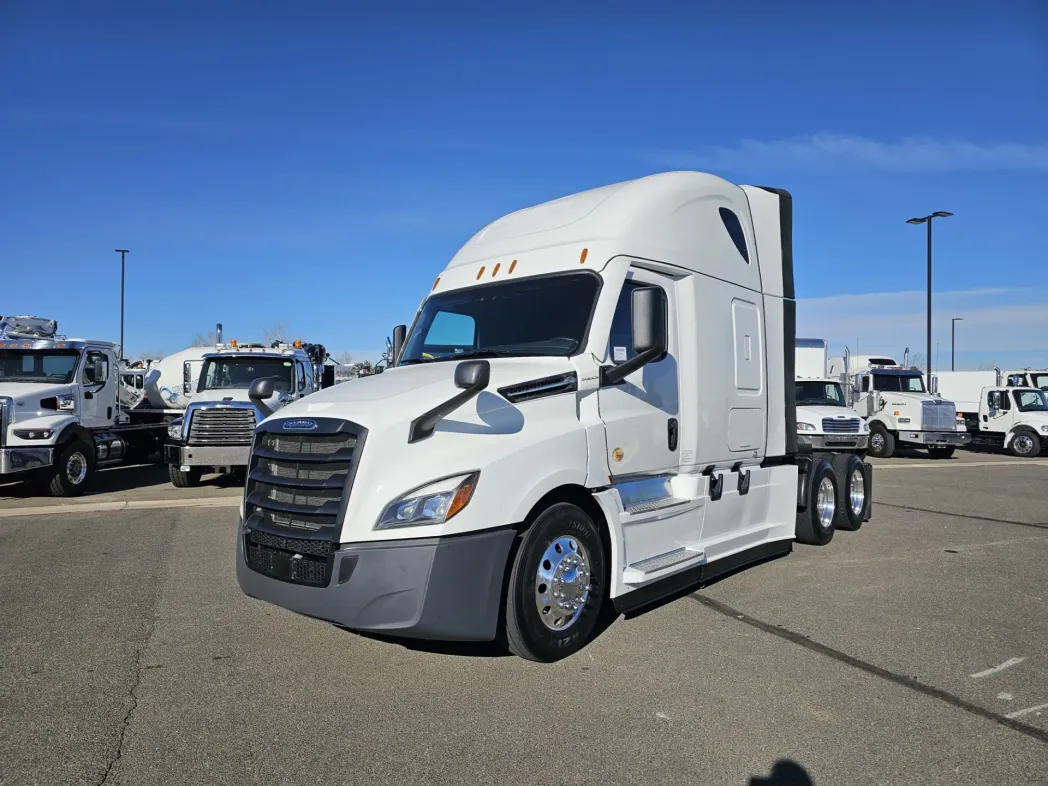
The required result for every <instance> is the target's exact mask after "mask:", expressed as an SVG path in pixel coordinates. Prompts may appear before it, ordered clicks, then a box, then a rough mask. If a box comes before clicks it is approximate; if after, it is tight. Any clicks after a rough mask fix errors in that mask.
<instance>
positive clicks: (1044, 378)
mask: <svg viewBox="0 0 1048 786" xmlns="http://www.w3.org/2000/svg"><path fill="white" fill-rule="evenodd" d="M1030 382H1031V383H1032V384H1033V386H1034V387H1035V388H1040V389H1041V390H1048V374H1031V375H1030Z"/></svg>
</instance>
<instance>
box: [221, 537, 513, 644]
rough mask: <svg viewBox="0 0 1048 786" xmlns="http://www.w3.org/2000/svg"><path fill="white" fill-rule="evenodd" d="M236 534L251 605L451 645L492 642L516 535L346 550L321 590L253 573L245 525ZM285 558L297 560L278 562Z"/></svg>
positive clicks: (384, 543) (357, 546) (240, 577)
mask: <svg viewBox="0 0 1048 786" xmlns="http://www.w3.org/2000/svg"><path fill="white" fill-rule="evenodd" d="M237 531H238V537H237V556H236V560H237V565H236V573H237V582H238V583H239V584H240V588H241V589H242V590H243V591H244V593H245V594H247V595H249V596H251V597H253V598H258V599H259V600H264V601H268V602H269V603H273V604H275V605H277V606H282V607H284V608H286V609H290V610H291V611H296V612H298V613H299V614H304V615H306V616H309V617H315V618H317V619H321V620H325V621H327V622H333V623H335V624H336V625H340V626H342V627H345V628H349V629H351V630H360V631H372V632H376V633H387V634H390V635H396V636H403V637H407V638H419V639H437V640H452V641H491V640H492V639H494V638H495V634H496V631H497V629H498V620H499V609H500V606H501V602H502V585H503V577H504V575H505V571H506V564H507V559H508V556H509V551H510V547H511V546H512V544H513V540H514V538H515V537H516V532H515V530H513V529H509V528H505V529H497V530H488V531H484V532H477V533H473V534H469V535H458V536H455V537H448V538H425V539H417V540H400V541H382V542H378V543H347V544H343V545H342V546H340V547H338V548H337V550H336V551H335V553H334V557H333V559H332V560H331V562H330V563H329V565H330V568H329V572H328V577H329V578H328V584H327V586H322V587H318V586H306V585H303V584H299V583H294V582H292V581H287V580H283V579H280V578H274V577H273V576H271V575H266V574H264V573H260V572H259V571H257V570H255V569H254V568H252V567H249V566H248V563H247V560H246V558H245V543H246V538H247V537H248V530H247V529H246V528H245V527H244V526H243V524H241V525H240V526H239V527H238V530H237ZM270 542H272V541H270ZM288 557H291V558H294V554H292V553H291V552H285V553H284V554H283V555H280V557H279V558H280V559H283V560H285V561H286V560H287V559H288Z"/></svg>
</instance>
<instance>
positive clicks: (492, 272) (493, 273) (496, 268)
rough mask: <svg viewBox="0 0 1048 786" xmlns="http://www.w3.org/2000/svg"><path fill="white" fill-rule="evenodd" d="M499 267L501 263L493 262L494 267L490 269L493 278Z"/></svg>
mask: <svg viewBox="0 0 1048 786" xmlns="http://www.w3.org/2000/svg"><path fill="white" fill-rule="evenodd" d="M500 267H502V263H501V262H496V263H495V269H494V270H492V271H491V277H492V278H494V277H495V276H496V275H498V272H499V268H500Z"/></svg>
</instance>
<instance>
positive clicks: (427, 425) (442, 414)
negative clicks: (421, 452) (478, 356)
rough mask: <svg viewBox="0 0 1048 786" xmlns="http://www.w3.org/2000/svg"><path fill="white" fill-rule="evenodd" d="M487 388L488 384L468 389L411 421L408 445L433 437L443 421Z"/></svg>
mask: <svg viewBox="0 0 1048 786" xmlns="http://www.w3.org/2000/svg"><path fill="white" fill-rule="evenodd" d="M486 387H487V383H486V382H485V384H483V385H479V384H478V385H473V386H472V387H468V388H466V389H465V390H463V391H462V392H461V393H457V394H456V395H454V396H452V397H451V398H449V399H448V400H447V401H445V402H444V403H443V404H437V406H435V407H433V409H431V410H429V411H428V412H424V413H422V414H421V415H419V416H418V417H417V418H415V419H414V420H413V421H411V427H410V428H409V429H408V444H409V445H410V444H412V443H414V442H419V441H420V440H423V439H426V438H427V437H431V436H433V430H434V429H435V428H436V427H437V424H438V423H439V422H440V421H441V420H443V419H444V418H446V417H447V416H448V415H450V414H451V413H452V412H454V411H455V410H456V409H458V408H459V407H461V406H462V405H463V404H465V403H466V402H467V401H469V400H470V399H471V398H473V397H475V396H479V395H480V392H481V391H482V390H484V388H486Z"/></svg>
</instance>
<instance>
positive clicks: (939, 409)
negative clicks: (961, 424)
mask: <svg viewBox="0 0 1048 786" xmlns="http://www.w3.org/2000/svg"><path fill="white" fill-rule="evenodd" d="M921 428H922V429H923V430H924V431H954V430H955V429H956V428H957V407H955V406H954V404H953V402H952V401H943V400H942V399H933V400H932V401H922V402H921Z"/></svg>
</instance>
